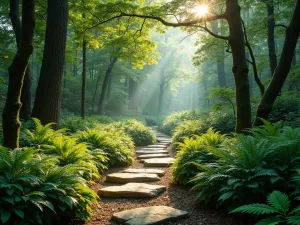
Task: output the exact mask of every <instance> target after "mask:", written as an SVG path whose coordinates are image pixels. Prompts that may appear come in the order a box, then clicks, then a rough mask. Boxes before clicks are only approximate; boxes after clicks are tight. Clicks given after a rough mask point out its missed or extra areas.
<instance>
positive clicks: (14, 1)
mask: <svg viewBox="0 0 300 225" xmlns="http://www.w3.org/2000/svg"><path fill="white" fill-rule="evenodd" d="M19 8H20V2H19V0H10V13H9V16H10V19H11V24H12V27H13V30H14V33H15V36H16V43H17V47H18V48H19V47H20V41H21V38H22V37H21V36H22V25H21V20H20V10H19ZM31 87H32V74H31V70H30V65H29V62H28V66H27V69H26V72H25V77H24V80H23V87H22V92H21V103H22V107H21V110H20V118H21V119H23V120H28V119H30V115H31Z"/></svg>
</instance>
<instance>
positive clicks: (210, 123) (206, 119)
mask: <svg viewBox="0 0 300 225" xmlns="http://www.w3.org/2000/svg"><path fill="white" fill-rule="evenodd" d="M234 127H235V118H234V116H233V115H232V114H231V113H226V112H211V113H209V114H205V115H203V116H202V117H201V118H200V119H197V120H185V121H183V122H181V123H180V124H179V125H178V126H176V128H175V130H174V132H173V135H172V140H173V142H174V143H176V142H183V140H184V138H190V137H192V136H193V135H200V134H203V133H205V132H207V130H208V129H210V128H213V129H215V130H216V131H219V132H220V133H224V134H226V133H230V132H233V131H234Z"/></svg>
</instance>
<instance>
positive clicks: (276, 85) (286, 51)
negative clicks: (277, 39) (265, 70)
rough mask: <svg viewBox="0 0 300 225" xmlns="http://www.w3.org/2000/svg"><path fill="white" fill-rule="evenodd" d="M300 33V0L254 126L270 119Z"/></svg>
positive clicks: (259, 106) (289, 67) (258, 109)
mask: <svg viewBox="0 0 300 225" xmlns="http://www.w3.org/2000/svg"><path fill="white" fill-rule="evenodd" d="M299 33H300V0H297V4H296V8H295V11H294V14H293V18H292V21H291V23H290V25H289V27H288V28H287V30H286V35H285V41H284V46H283V50H282V54H281V57H280V61H279V64H278V66H277V67H276V69H275V72H274V74H273V77H272V79H271V81H270V84H269V86H268V88H267V90H266V92H265V93H264V95H263V97H262V99H261V101H260V103H259V104H258V106H257V110H256V118H255V121H254V125H255V126H258V125H262V121H261V120H260V118H263V119H265V120H267V119H268V117H269V115H270V113H271V111H272V107H273V104H274V102H275V100H276V98H277V96H278V94H279V93H280V91H281V88H282V87H283V85H284V82H285V80H286V78H287V75H288V73H289V71H290V69H291V64H292V61H293V56H294V52H295V49H296V46H297V41H298V38H299Z"/></svg>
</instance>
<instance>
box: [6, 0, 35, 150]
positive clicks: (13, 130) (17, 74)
mask: <svg viewBox="0 0 300 225" xmlns="http://www.w3.org/2000/svg"><path fill="white" fill-rule="evenodd" d="M18 11H19V2H18V1H14V0H11V1H10V13H11V15H13V14H15V13H18ZM21 27H22V29H20V33H21V35H20V36H21V38H20V39H19V41H20V42H19V47H18V50H17V53H16V55H15V57H14V59H13V62H12V64H11V65H10V67H9V68H8V72H9V83H8V90H7V98H6V102H5V106H4V109H3V114H2V118H3V122H2V126H3V138H4V140H3V141H4V143H3V144H4V146H5V147H8V148H11V149H14V148H18V147H19V134H20V126H21V123H20V120H19V113H20V108H21V105H22V104H21V102H20V98H21V91H22V85H23V80H24V76H25V71H26V69H27V66H28V62H29V58H30V55H31V54H32V52H33V36H34V28H35V1H34V0H23V1H22V26H21ZM16 36H17V35H16ZM20 36H19V37H20Z"/></svg>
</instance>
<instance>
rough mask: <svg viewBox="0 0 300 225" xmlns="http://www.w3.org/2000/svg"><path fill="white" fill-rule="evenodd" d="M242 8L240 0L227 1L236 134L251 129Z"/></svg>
mask: <svg viewBox="0 0 300 225" xmlns="http://www.w3.org/2000/svg"><path fill="white" fill-rule="evenodd" d="M240 11H241V8H240V6H239V4H238V0H227V1H226V20H227V22H228V25H229V31H230V35H229V39H228V42H229V45H230V47H231V50H232V60H233V68H232V71H233V74H234V80H235V88H236V115H237V119H236V132H238V133H241V132H244V131H245V129H248V128H251V106H250V89H249V79H248V71H249V70H248V67H247V62H246V54H245V41H244V32H243V27H242V21H241V15H240Z"/></svg>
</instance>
